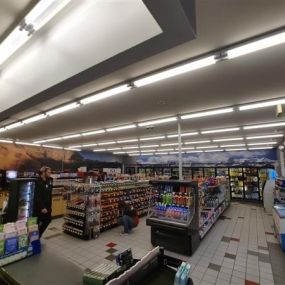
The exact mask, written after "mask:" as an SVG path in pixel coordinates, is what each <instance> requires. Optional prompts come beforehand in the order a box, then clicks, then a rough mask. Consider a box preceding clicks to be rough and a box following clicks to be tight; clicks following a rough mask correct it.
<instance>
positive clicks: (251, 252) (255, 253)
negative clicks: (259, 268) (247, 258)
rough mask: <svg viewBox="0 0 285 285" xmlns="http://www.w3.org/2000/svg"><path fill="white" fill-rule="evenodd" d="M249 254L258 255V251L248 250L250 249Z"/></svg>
mask: <svg viewBox="0 0 285 285" xmlns="http://www.w3.org/2000/svg"><path fill="white" fill-rule="evenodd" d="M247 254H250V255H254V256H258V252H256V251H253V250H248V251H247Z"/></svg>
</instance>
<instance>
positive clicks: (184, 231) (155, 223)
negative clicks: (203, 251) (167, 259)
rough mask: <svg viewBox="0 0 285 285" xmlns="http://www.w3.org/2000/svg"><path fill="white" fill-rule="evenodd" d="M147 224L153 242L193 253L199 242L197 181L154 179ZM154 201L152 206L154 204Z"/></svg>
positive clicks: (181, 251)
mask: <svg viewBox="0 0 285 285" xmlns="http://www.w3.org/2000/svg"><path fill="white" fill-rule="evenodd" d="M151 184H152V186H153V190H152V191H154V193H151V195H150V205H151V206H150V207H149V212H148V218H147V225H149V226H151V242H152V245H154V246H163V247H165V248H166V249H169V250H172V251H175V252H180V253H183V254H187V255H192V254H193V253H194V251H195V250H196V248H197V247H198V245H199V243H200V238H199V209H198V207H199V204H198V184H197V182H190V181H179V180H169V181H151ZM152 205H153V206H152Z"/></svg>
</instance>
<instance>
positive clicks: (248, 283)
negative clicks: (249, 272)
mask: <svg viewBox="0 0 285 285" xmlns="http://www.w3.org/2000/svg"><path fill="white" fill-rule="evenodd" d="M244 284H245V285H259V283H256V282H253V281H250V280H245V283H244Z"/></svg>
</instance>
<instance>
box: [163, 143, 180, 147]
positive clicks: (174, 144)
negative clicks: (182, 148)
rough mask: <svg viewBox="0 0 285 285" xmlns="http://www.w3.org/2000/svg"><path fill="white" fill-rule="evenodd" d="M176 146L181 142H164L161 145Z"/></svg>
mask: <svg viewBox="0 0 285 285" xmlns="http://www.w3.org/2000/svg"><path fill="white" fill-rule="evenodd" d="M172 145H173V146H176V145H179V143H162V144H160V146H172Z"/></svg>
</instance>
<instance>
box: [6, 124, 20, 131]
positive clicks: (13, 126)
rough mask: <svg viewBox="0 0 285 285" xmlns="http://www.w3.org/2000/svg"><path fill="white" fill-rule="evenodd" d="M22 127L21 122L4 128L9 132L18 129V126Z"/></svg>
mask: <svg viewBox="0 0 285 285" xmlns="http://www.w3.org/2000/svg"><path fill="white" fill-rule="evenodd" d="M22 125H23V122H16V123H13V124H11V125H8V126H6V127H5V128H6V129H7V130H11V129H15V128H18V127H20V126H22Z"/></svg>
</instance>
